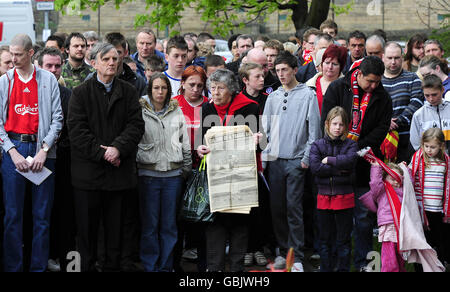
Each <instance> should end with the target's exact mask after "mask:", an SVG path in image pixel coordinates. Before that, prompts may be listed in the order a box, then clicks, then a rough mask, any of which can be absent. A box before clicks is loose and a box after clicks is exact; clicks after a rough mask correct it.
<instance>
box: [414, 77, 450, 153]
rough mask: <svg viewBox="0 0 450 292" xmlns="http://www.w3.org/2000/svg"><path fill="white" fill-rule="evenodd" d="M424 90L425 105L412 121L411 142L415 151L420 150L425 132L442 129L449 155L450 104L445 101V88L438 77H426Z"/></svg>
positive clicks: (423, 85) (423, 84)
mask: <svg viewBox="0 0 450 292" xmlns="http://www.w3.org/2000/svg"><path fill="white" fill-rule="evenodd" d="M422 89H423V93H424V96H425V103H424V105H423V106H422V107H421V108H420V109H418V110H417V111H416V112H415V113H414V115H413V118H412V121H411V130H410V137H409V139H410V142H411V145H412V147H413V148H414V150H415V151H417V150H418V149H419V148H420V142H421V138H422V134H423V132H425V131H426V130H428V129H430V128H440V129H441V130H442V132H444V136H445V146H446V148H447V153H448V151H449V147H450V102H449V101H445V100H444V99H443V94H444V86H443V85H442V81H441V79H439V77H437V76H436V75H428V76H425V77H424V80H423V82H422Z"/></svg>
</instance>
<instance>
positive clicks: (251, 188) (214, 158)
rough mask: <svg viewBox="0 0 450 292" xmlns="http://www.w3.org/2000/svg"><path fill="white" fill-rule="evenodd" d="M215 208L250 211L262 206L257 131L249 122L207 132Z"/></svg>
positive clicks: (210, 178) (209, 177) (209, 172)
mask: <svg viewBox="0 0 450 292" xmlns="http://www.w3.org/2000/svg"><path fill="white" fill-rule="evenodd" d="M205 140H206V145H207V146H208V147H209V149H210V150H211V152H210V153H209V154H208V155H207V158H206V165H207V174H208V187H209V200H210V208H211V212H224V213H239V214H249V213H250V210H251V208H252V207H258V173H257V167H256V151H255V149H256V147H255V142H254V139H253V133H252V131H251V130H250V128H249V127H247V126H233V127H212V128H211V129H209V130H208V132H206V134H205Z"/></svg>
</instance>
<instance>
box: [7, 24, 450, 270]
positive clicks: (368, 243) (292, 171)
mask: <svg viewBox="0 0 450 292" xmlns="http://www.w3.org/2000/svg"><path fill="white" fill-rule="evenodd" d="M135 46H136V51H135V52H134V53H132V52H131V51H132V48H131V47H132V46H131V45H130V44H129V42H128V41H127V39H126V38H125V36H124V35H122V34H121V33H119V32H111V33H108V34H106V35H105V36H104V37H103V39H102V40H100V39H99V37H98V35H97V34H96V33H95V32H92V31H89V32H85V33H77V32H74V33H71V34H69V35H67V34H63V33H55V34H53V35H51V36H50V37H48V39H47V40H46V42H45V43H43V44H42V46H39V45H37V44H33V43H32V42H31V39H30V37H29V36H27V35H25V34H18V35H16V36H15V37H14V39H13V40H12V41H11V43H10V44H9V47H1V48H0V74H1V75H2V76H1V77H0V101H1V105H2V110H0V141H1V143H0V144H1V145H2V160H1V174H2V183H3V186H2V192H3V195H2V199H1V200H0V202H1V208H0V211H1V218H2V219H1V220H2V224H0V225H1V230H0V235H1V240H0V242H1V245H2V247H1V251H0V255H1V257H0V259H1V269H2V270H3V271H11V272H13V271H14V272H19V271H41V272H43V271H46V270H51V271H74V270H75V271H83V272H88V271H140V270H145V271H153V272H155V271H166V272H170V271H182V269H183V268H182V265H181V261H182V259H191V260H193V259H195V260H196V262H197V270H198V271H199V272H204V271H211V272H215V271H216V272H217V271H227V270H229V271H232V272H239V271H244V270H245V267H246V266H252V265H259V266H266V265H267V268H268V269H283V268H285V267H286V257H287V253H288V250H289V249H290V248H293V251H294V264H293V266H292V269H291V271H294V272H302V271H304V270H305V268H304V264H305V261H306V260H308V259H306V258H305V257H306V256H305V250H306V248H307V247H309V248H311V249H313V251H314V252H313V255H312V257H313V258H315V259H320V271H323V272H332V271H343V272H345V271H347V272H348V271H350V270H351V266H352V263H351V261H352V259H353V267H354V269H355V270H357V271H361V272H365V271H369V270H370V269H369V267H368V259H367V255H368V253H369V252H371V251H372V250H373V246H374V243H373V242H374V230H377V231H378V238H377V240H378V241H379V242H381V243H382V250H381V262H382V263H381V270H382V271H390V272H394V271H404V270H405V261H404V259H403V258H402V256H401V251H400V248H399V246H400V243H399V226H398V224H397V223H398V220H397V219H396V218H397V217H398V216H397V215H398V214H397V213H396V212H395V208H394V207H393V206H397V208H398V206H401V204H402V198H405V197H406V196H407V195H409V193H408V191H405V188H404V187H403V186H404V185H405V186H406V185H408V186H409V185H410V184H411V183H412V185H413V186H414V190H413V191H412V193H413V195H414V198H416V200H414V202H417V209H418V210H419V213H420V218H421V220H420V222H419V223H417V224H419V225H420V228H419V229H420V230H423V231H424V236H425V237H426V241H427V242H428V243H429V245H430V246H431V248H432V249H433V250H435V251H436V252H437V257H438V260H436V263H439V264H436V266H439V267H444V268H445V266H446V265H448V264H449V263H450V210H449V201H450V197H449V196H450V180H449V178H450V176H449V173H450V171H449V166H450V165H449V158H448V149H449V148H448V147H449V146H450V145H449V143H450V135H449V130H450V93H449V92H450V78H449V76H450V75H449V65H448V64H447V61H446V60H445V59H443V57H444V50H443V47H442V44H441V43H440V42H439V41H438V40H434V39H427V36H426V35H422V34H416V35H414V36H412V37H411V38H410V39H409V40H408V42H407V45H406V48H405V49H404V48H402V46H401V45H400V44H398V43H397V42H394V41H388V40H387V39H386V34H385V33H384V32H383V31H382V30H377V31H375V32H374V33H373V34H372V35H370V36H366V35H365V34H364V33H363V32H361V31H358V30H356V31H353V32H351V33H350V34H349V35H348V37H346V38H342V37H340V35H339V34H338V26H337V24H336V23H335V22H334V21H331V20H326V21H325V22H324V23H322V25H321V26H320V29H315V28H310V29H308V30H306V31H304V33H302V34H300V33H297V34H296V35H295V37H292V38H290V40H289V41H288V42H285V43H283V42H281V41H280V40H277V39H269V38H267V37H261V36H260V37H254V36H251V35H247V34H237V35H233V36H231V37H230V38H229V40H228V46H229V48H230V51H231V52H232V54H233V58H232V60H226V59H225V58H224V57H222V56H219V55H216V54H214V51H215V39H214V37H213V36H211V35H210V34H208V33H205V32H202V33H200V34H198V35H197V34H195V33H187V34H185V35H177V36H174V37H171V38H168V39H165V40H158V39H157V37H156V35H155V33H154V32H153V31H152V30H151V29H143V30H140V31H139V32H138V33H137V35H136V38H135ZM235 125H247V126H249V127H250V128H251V130H252V132H253V133H254V138H255V139H254V140H255V144H256V149H257V150H256V157H257V173H258V200H259V207H257V208H252V211H251V213H250V214H249V215H245V214H232V213H220V212H218V213H214V217H213V218H214V220H213V221H212V222H201V223H192V222H186V221H183V220H182V219H181V218H180V217H179V216H178V214H179V207H180V204H182V202H181V200H182V197H183V196H182V194H183V193H184V192H185V189H186V182H187V180H188V179H189V178H190V176H192V175H193V170H195V169H197V168H198V166H199V164H200V161H201V159H202V158H203V157H204V156H205V155H208V153H210V151H211V150H210V149H209V148H208V146H207V145H206V143H205V142H204V136H205V134H206V132H207V131H208V129H210V128H211V127H213V126H235ZM368 148H370V150H371V151H372V152H373V154H374V156H375V157H377V159H372V160H370V161H368V160H367V159H365V158H363V157H361V155H359V154H358V153H360V150H363V149H368ZM44 167H45V168H48V169H49V170H50V171H51V172H52V173H51V174H50V176H49V177H47V178H46V179H45V180H43V182H42V183H40V184H39V185H36V184H31V183H30V182H29V181H28V180H27V179H26V178H25V177H24V176H23V173H27V172H28V173H30V172H31V173H35V174H37V173H41V171H42V169H43V168H44ZM16 170H17V171H16ZM408 174H409V175H408ZM408 190H409V189H408ZM30 195H31V196H30ZM392 202H394V203H392ZM396 203H397V205H395V204H396ZM376 223H378V224H377V226H375V225H376ZM422 228H423V229H422ZM419 237H420V236H419ZM419 237H418V238H419ZM352 239H353V244H352ZM415 240H416V238H413V242H414V241H415ZM417 241H419V239H417ZM72 251H77V252H78V253H79V255H80V257H79V259H80V261H79V262H78V265H77V264H76V265H73V262H72V260H73V258H71V257H68V255H69V254H71V252H72ZM268 252H269V253H270V254H268ZM272 259H273V261H272ZM227 261H229V265H226V262H227ZM419 263H420V261H419ZM428 264H429V262H428ZM440 264H442V265H440ZM428 268H429V267H428V266H424V267H422V265H420V264H416V266H415V269H416V271H420V270H422V269H423V270H427V269H428Z"/></svg>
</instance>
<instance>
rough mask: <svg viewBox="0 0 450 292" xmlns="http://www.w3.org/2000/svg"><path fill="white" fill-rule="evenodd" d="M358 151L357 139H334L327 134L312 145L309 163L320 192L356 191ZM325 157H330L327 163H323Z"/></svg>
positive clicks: (329, 193) (342, 192)
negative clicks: (355, 179) (354, 184)
mask: <svg viewBox="0 0 450 292" xmlns="http://www.w3.org/2000/svg"><path fill="white" fill-rule="evenodd" d="M357 151H358V144H357V143H356V142H355V141H353V140H351V139H345V140H344V141H342V140H340V139H337V140H332V139H331V138H330V137H328V136H327V135H325V137H324V138H322V139H319V140H317V141H315V142H314V143H313V144H312V145H311V150H310V154H309V163H310V168H311V172H312V174H313V175H314V176H315V181H316V184H317V187H318V192H319V194H321V195H330V196H332V195H344V194H351V193H353V192H354V188H353V183H354V182H353V180H354V177H355V166H356V161H357V158H358V155H357V153H356V152H357ZM325 157H328V159H327V164H323V163H322V159H324V158H325Z"/></svg>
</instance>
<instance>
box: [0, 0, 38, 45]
mask: <svg viewBox="0 0 450 292" xmlns="http://www.w3.org/2000/svg"><path fill="white" fill-rule="evenodd" d="M18 33H25V34H27V35H29V36H30V38H31V40H32V41H33V43H35V42H36V31H35V25H34V16H33V4H32V3H31V0H0V45H9V43H10V42H11V39H12V38H13V37H14V36H15V35H16V34H18Z"/></svg>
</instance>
